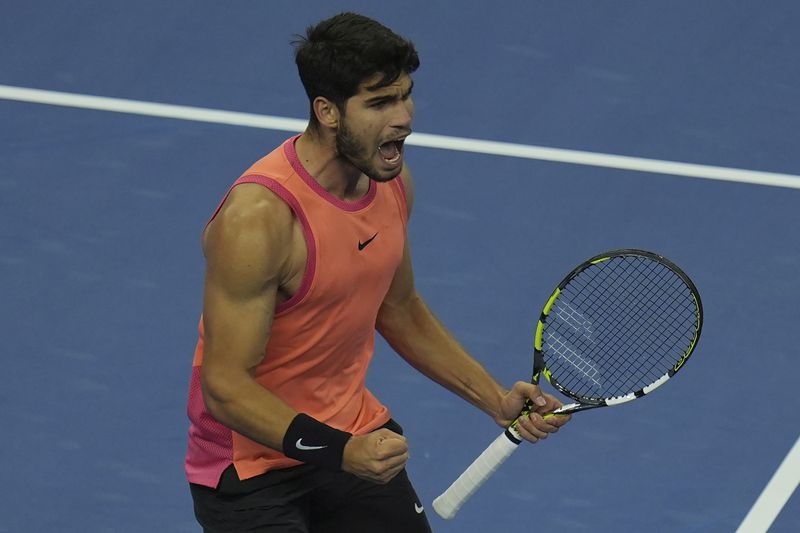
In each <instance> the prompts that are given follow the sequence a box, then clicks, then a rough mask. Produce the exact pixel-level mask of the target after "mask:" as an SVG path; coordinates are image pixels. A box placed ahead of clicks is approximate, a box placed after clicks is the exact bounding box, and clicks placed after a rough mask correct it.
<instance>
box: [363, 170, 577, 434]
mask: <svg viewBox="0 0 800 533" xmlns="http://www.w3.org/2000/svg"><path fill="white" fill-rule="evenodd" d="M403 177H404V184H405V188H406V192H407V198H408V204H409V213H410V211H411V206H412V204H413V182H412V180H411V176H410V173H409V172H408V169H407V168H406V169H404V172H403ZM377 329H378V331H379V332H380V333H381V335H383V337H384V338H385V339H386V341H387V342H388V343H389V344H390V345H391V346H392V348H393V349H394V350H395V351H397V353H399V354H400V355H401V356H402V357H403V358H404V359H405V360H406V361H407V362H408V363H409V364H411V366H413V367H414V368H416V369H417V370H419V371H420V372H422V373H423V374H424V375H426V376H428V377H429V378H431V379H432V380H434V381H436V382H437V383H439V384H441V385H442V386H444V387H445V388H447V389H449V390H451V391H452V392H454V393H456V394H457V395H459V396H460V397H462V398H464V399H465V400H467V401H468V402H470V403H472V404H473V405H475V406H476V407H478V408H479V409H481V410H482V411H483V412H485V413H486V414H488V415H489V416H491V417H492V418H493V419H494V420H495V421H496V422H497V423H498V424H500V425H501V426H506V425H507V424H509V423H511V421H512V420H513V419H514V417H516V416H517V415H518V414H519V411H520V409H521V407H522V403H523V402H524V400H525V399H526V398H531V399H534V398H539V402H541V403H539V404H538V405H539V408H538V409H537V411H538V413H533V415H532V416H531V418H527V419H524V420H521V422H520V429H521V433H522V435H523V437H524V438H526V439H528V440H531V441H536V440H538V439H541V438H544V437H546V436H547V434H548V433H552V432H554V431H556V430H557V426H560V425H563V423H565V422H566V421H567V420H568V419H567V418H566V417H564V419H561V420H557V421H552V420H551V421H546V420H544V419H543V418H542V416H541V414H542V413H544V412H547V411H549V410H552V409H555V408H556V407H557V406H558V405H560V403H559V402H558V401H557V400H555V398H553V397H552V396H549V395H544V396H541V393H540V392H539V389H538V387H535V386H534V385H531V384H530V383H524V382H517V383H516V384H515V385H514V387H513V389H512V390H511V391H509V390H508V389H506V388H504V387H502V386H501V385H500V384H498V383H497V381H495V379H494V378H493V377H492V376H491V375H490V374H489V373H488V372H487V371H486V369H485V368H484V367H483V366H482V365H481V364H480V363H478V362H477V361H476V360H475V359H474V358H473V357H472V356H470V355H469V354H468V353H467V352H466V351H465V350H464V348H463V347H462V346H461V345H460V344H459V343H458V342H457V341H456V339H455V338H454V337H453V335H452V334H450V332H449V331H447V329H446V328H445V327H444V325H443V324H442V323H441V322H440V321H439V320H438V319H437V318H436V316H435V315H434V314H433V312H432V311H431V310H430V309H429V308H428V306H427V304H426V303H425V302H424V300H423V299H422V297H421V296H420V295H419V294H418V293H417V290H416V288H415V286H414V275H413V268H412V264H411V253H410V249H409V246H408V242H406V246H405V251H404V255H403V260H402V263H401V265H400V267H399V268H398V271H397V273H396V275H395V278H394V280H393V281H392V285H391V287H390V288H389V292H388V294H387V295H386V298H385V299H384V301H383V304H382V305H381V308H380V311H379V313H378V319H377Z"/></svg>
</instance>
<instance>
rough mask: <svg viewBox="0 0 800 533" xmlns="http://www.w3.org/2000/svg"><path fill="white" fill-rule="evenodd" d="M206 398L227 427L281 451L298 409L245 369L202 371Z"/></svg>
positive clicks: (214, 414) (212, 410)
mask: <svg viewBox="0 0 800 533" xmlns="http://www.w3.org/2000/svg"><path fill="white" fill-rule="evenodd" d="M201 376H202V386H203V399H204V400H205V403H206V407H207V408H208V410H209V412H210V413H211V415H212V416H213V417H214V418H215V419H216V420H217V421H219V422H220V423H221V424H223V425H225V426H226V427H229V428H231V429H232V430H234V431H236V432H237V433H240V434H242V435H244V436H246V437H247V438H249V439H251V440H253V441H256V442H258V443H260V444H263V445H264V446H268V447H270V448H272V449H275V450H278V451H281V450H282V446H283V437H284V435H285V434H286V430H287V428H288V427H289V424H290V423H291V422H292V420H293V419H294V417H295V416H296V415H297V413H296V412H295V411H294V410H293V409H292V408H291V407H289V406H288V405H287V404H286V403H284V402H283V401H282V400H281V399H280V398H278V397H277V396H275V395H274V394H272V393H271V392H270V391H269V390H267V389H265V388H264V387H262V386H261V385H259V384H258V383H257V382H256V381H255V380H254V379H253V378H252V377H250V376H249V375H247V374H246V373H243V374H241V375H239V374H237V373H235V372H230V371H226V372H219V371H217V372H215V371H214V369H203V371H202V374H201Z"/></svg>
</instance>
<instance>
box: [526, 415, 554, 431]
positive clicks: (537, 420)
mask: <svg viewBox="0 0 800 533" xmlns="http://www.w3.org/2000/svg"><path fill="white" fill-rule="evenodd" d="M528 418H529V421H530V423H531V425H533V427H535V428H536V429H538V430H539V431H544V432H545V433H555V432H556V431H558V425H556V424H553V423H551V421H550V420H545V418H544V417H543V416H542V415H540V414H539V413H531V414H530V416H529V417H528Z"/></svg>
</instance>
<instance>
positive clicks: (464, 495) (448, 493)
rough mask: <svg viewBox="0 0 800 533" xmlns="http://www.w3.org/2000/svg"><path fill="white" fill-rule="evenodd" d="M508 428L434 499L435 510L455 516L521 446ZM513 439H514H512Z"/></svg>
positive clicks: (440, 514)
mask: <svg viewBox="0 0 800 533" xmlns="http://www.w3.org/2000/svg"><path fill="white" fill-rule="evenodd" d="M509 431H511V430H506V431H504V432H503V433H501V434H500V436H498V437H497V438H496V439H494V441H493V442H492V443H491V444H490V445H489V446H488V447H487V448H486V449H485V450H484V451H483V453H482V454H480V455H479V456H478V457H477V459H475V460H474V461H473V462H472V464H471V465H469V467H467V469H466V470H464V473H463V474H461V475H460V476H458V479H456V480H455V481H454V482H453V484H452V485H450V486H449V487H448V488H447V490H445V491H444V492H443V493H442V494H440V495H439V496H438V497H437V498H436V499H435V500H433V510H434V511H436V514H438V515H439V516H441V517H442V518H445V519H448V520H449V519H450V518H453V517H454V516H455V515H456V513H457V512H458V510H459V509H460V508H461V506H462V505H464V503H465V502H466V501H467V500H468V499H469V498H470V497H471V496H472V495H473V494H475V491H476V490H478V489H479V488H480V486H481V485H483V484H484V483H485V482H486V480H487V479H489V478H490V477H491V476H492V474H494V473H495V471H496V470H497V469H498V468H500V465H502V464H503V463H504V462H505V460H506V459H508V458H509V457H510V456H511V454H512V453H514V451H515V450H516V449H517V447H518V446H519V440H516V439H514V437H516V435H514V437H512V436H510V435H509V434H508V432H509ZM512 439H513V440H512Z"/></svg>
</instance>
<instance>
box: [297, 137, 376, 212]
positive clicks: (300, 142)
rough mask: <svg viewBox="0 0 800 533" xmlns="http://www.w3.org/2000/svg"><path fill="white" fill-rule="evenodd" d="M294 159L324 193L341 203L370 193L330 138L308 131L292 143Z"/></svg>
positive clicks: (367, 186)
mask: <svg viewBox="0 0 800 533" xmlns="http://www.w3.org/2000/svg"><path fill="white" fill-rule="evenodd" d="M295 150H296V151H297V158H298V159H299V160H300V162H301V163H302V164H303V167H305V169H306V171H307V172H308V173H309V174H311V177H313V178H314V180H315V181H316V182H317V183H319V184H320V185H321V186H322V187H323V188H324V189H325V190H326V191H328V192H329V193H331V194H333V195H334V196H336V197H338V198H340V199H342V200H358V199H360V198H361V197H362V196H364V194H366V192H367V190H368V189H369V178H368V177H367V176H365V175H364V174H363V173H362V172H361V171H360V170H359V169H358V168H356V167H355V166H353V164H352V163H350V162H349V161H348V160H346V159H344V158H342V157H341V156H340V155H339V154H338V153H337V150H336V139H335V137H334V136H333V135H330V134H327V133H325V132H322V133H320V132H318V131H316V130H315V129H313V128H311V127H309V128H307V129H306V131H305V132H303V135H301V136H300V138H298V139H297V141H296V142H295Z"/></svg>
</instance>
